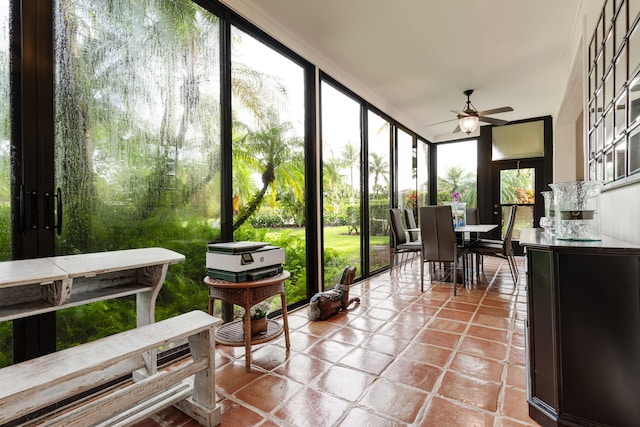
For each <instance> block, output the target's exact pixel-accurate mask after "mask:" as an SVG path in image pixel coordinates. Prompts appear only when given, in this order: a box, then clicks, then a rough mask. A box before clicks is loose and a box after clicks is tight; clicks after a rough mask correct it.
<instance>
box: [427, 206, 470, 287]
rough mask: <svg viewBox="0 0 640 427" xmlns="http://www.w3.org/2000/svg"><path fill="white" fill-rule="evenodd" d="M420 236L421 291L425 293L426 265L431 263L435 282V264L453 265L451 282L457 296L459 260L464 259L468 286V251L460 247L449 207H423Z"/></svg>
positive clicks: (463, 263) (464, 276) (463, 264)
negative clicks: (466, 255) (445, 263)
mask: <svg viewBox="0 0 640 427" xmlns="http://www.w3.org/2000/svg"><path fill="white" fill-rule="evenodd" d="M420 235H421V242H422V253H421V254H420V256H421V257H422V259H421V261H422V262H421V263H420V289H421V291H423V292H424V264H425V262H428V263H430V267H431V280H432V281H433V274H434V264H433V263H434V262H447V263H451V264H452V270H451V271H452V273H451V281H452V282H453V295H456V294H457V288H458V286H457V275H458V258H462V267H463V284H466V273H464V272H465V271H466V261H465V259H466V257H465V256H464V255H465V254H466V252H467V249H466V248H464V247H460V246H458V243H457V240H456V233H455V231H454V229H453V215H452V213H451V208H450V207H449V206H423V207H421V208H420Z"/></svg>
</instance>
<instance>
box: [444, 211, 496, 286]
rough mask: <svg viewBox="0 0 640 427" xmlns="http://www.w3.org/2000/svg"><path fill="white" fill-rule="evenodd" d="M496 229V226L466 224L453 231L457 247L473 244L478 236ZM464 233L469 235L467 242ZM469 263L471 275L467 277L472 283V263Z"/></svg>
mask: <svg viewBox="0 0 640 427" xmlns="http://www.w3.org/2000/svg"><path fill="white" fill-rule="evenodd" d="M497 227H498V224H466V225H459V226H457V227H454V231H455V232H456V239H457V240H458V245H460V246H469V245H471V244H473V242H475V241H476V240H478V234H480V233H488V232H490V231H493V230H495V229H496V228H497ZM465 233H469V241H468V242H467V239H465ZM468 255H471V253H469V254H468ZM469 261H470V266H471V274H470V276H469V277H470V278H471V281H473V276H474V272H473V262H472V260H469ZM465 274H467V271H465Z"/></svg>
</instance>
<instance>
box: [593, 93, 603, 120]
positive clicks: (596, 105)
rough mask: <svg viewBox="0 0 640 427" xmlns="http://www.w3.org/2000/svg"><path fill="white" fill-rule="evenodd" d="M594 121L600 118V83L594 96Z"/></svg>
mask: <svg viewBox="0 0 640 427" xmlns="http://www.w3.org/2000/svg"><path fill="white" fill-rule="evenodd" d="M595 99H596V101H595V103H594V106H595V117H594V120H595V123H598V120H600V117H602V85H600V89H598V91H597V92H596V96H595Z"/></svg>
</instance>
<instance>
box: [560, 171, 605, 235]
mask: <svg viewBox="0 0 640 427" xmlns="http://www.w3.org/2000/svg"><path fill="white" fill-rule="evenodd" d="M602 186H603V183H602V181H573V182H556V183H553V184H549V187H551V188H552V189H553V199H554V203H553V206H554V217H555V231H556V238H557V239H561V240H601V236H600V191H601V189H602Z"/></svg>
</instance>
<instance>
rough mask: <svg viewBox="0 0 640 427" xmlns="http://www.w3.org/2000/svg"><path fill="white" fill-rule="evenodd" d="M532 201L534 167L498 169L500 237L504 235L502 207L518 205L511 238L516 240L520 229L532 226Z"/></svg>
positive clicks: (504, 224)
mask: <svg viewBox="0 0 640 427" xmlns="http://www.w3.org/2000/svg"><path fill="white" fill-rule="evenodd" d="M534 203H535V168H521V169H503V170H501V171H500V204H501V205H503V215H502V218H503V228H502V233H501V236H502V237H504V232H505V227H506V219H507V216H506V214H505V211H504V209H505V208H507V207H508V206H511V205H517V206H518V212H517V213H516V223H515V225H514V228H513V238H514V239H515V240H517V239H518V238H519V236H520V229H522V228H531V227H533V226H534V224H533V204H534ZM504 205H507V206H504Z"/></svg>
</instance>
